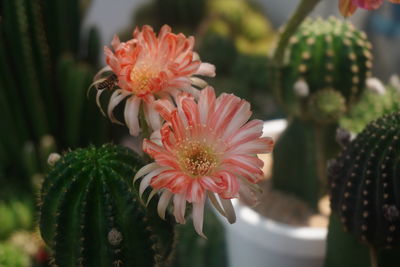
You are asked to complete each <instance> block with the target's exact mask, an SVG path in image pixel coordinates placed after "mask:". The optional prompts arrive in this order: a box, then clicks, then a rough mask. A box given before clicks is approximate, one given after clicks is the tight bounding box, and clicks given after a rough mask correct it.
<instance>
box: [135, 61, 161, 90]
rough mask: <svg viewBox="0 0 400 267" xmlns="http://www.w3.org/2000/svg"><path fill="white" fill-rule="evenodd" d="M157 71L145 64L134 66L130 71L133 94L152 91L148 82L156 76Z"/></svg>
mask: <svg viewBox="0 0 400 267" xmlns="http://www.w3.org/2000/svg"><path fill="white" fill-rule="evenodd" d="M156 73H157V72H156V71H155V70H154V69H151V68H150V67H147V66H137V67H134V68H133V69H132V71H131V73H130V79H131V81H132V92H133V93H134V94H135V95H144V94H146V93H149V92H151V91H152V89H151V86H150V82H151V80H152V79H153V78H155V77H156V75H157V74H156Z"/></svg>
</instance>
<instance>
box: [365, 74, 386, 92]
mask: <svg viewBox="0 0 400 267" xmlns="http://www.w3.org/2000/svg"><path fill="white" fill-rule="evenodd" d="M367 89H368V90H370V91H371V92H374V93H376V94H378V95H383V94H385V93H386V88H385V86H384V85H383V83H382V82H381V81H380V80H379V79H378V78H368V79H367Z"/></svg>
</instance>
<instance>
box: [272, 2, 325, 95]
mask: <svg viewBox="0 0 400 267" xmlns="http://www.w3.org/2000/svg"><path fill="white" fill-rule="evenodd" d="M319 1H320V0H302V1H301V2H300V4H299V6H298V7H297V9H296V10H295V12H294V13H293V15H292V16H291V18H290V19H289V21H288V22H287V23H286V25H285V27H284V28H283V31H282V33H281V35H280V38H279V42H278V45H277V47H276V50H275V52H274V55H273V60H272V61H273V65H274V66H273V67H274V69H275V77H274V79H273V83H274V87H273V88H274V91H275V96H276V97H277V99H278V101H280V98H281V96H280V91H281V90H280V87H281V85H280V79H279V72H280V69H281V68H282V66H283V64H284V55H285V50H286V47H287V45H288V44H289V40H290V37H292V36H293V34H294V33H295V32H296V31H297V29H298V28H299V26H300V24H301V23H302V22H303V20H304V19H305V18H306V17H307V16H308V14H310V13H311V11H312V10H313V9H314V7H315V6H316V5H317V4H318V2H319Z"/></svg>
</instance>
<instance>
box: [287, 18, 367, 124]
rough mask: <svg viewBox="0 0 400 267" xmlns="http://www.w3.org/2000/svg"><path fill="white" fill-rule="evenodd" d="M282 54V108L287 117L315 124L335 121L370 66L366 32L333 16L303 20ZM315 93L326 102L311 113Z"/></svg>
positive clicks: (354, 95) (355, 95) (357, 92)
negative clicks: (285, 58)
mask: <svg viewBox="0 0 400 267" xmlns="http://www.w3.org/2000/svg"><path fill="white" fill-rule="evenodd" d="M286 57H287V62H288V64H287V65H286V67H285V69H284V71H283V74H282V81H283V90H282V92H281V97H282V100H283V103H284V106H285V107H286V108H287V111H288V112H289V113H290V114H291V115H294V116H299V117H302V118H304V119H309V118H311V119H315V120H316V121H318V122H335V121H337V119H338V118H339V117H340V115H342V114H343V113H344V111H346V109H347V107H348V106H349V105H350V104H352V103H354V102H355V101H356V100H357V99H358V98H359V96H360V94H361V93H362V91H363V89H364V87H365V81H366V78H367V77H368V76H370V69H371V67H372V61H371V60H372V54H371V44H370V42H368V40H367V36H366V34H365V33H364V32H361V31H359V30H357V29H355V28H354V26H353V25H352V24H351V23H350V22H342V21H340V20H338V19H336V18H333V17H331V18H329V19H328V20H322V19H320V18H318V19H315V20H313V19H307V20H305V21H304V22H303V24H302V25H301V26H300V28H299V29H298V31H297V33H296V34H295V35H294V36H293V37H292V38H291V39H290V44H289V47H288V50H287V54H286ZM316 93H318V97H319V98H322V99H325V100H326V101H325V100H324V105H321V106H320V107H318V110H317V112H313V111H314V110H313V109H315V104H316V103H315V97H316V96H315V94H316ZM324 95H326V96H324ZM328 98H330V99H331V101H332V103H331V102H330V101H327V99H328ZM310 109H311V111H310ZM318 111H319V112H318ZM318 114H320V115H318Z"/></svg>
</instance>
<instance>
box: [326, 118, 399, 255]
mask: <svg viewBox="0 0 400 267" xmlns="http://www.w3.org/2000/svg"><path fill="white" fill-rule="evenodd" d="M399 130H400V113H394V114H392V115H387V116H384V117H382V118H380V119H378V120H376V121H374V122H371V123H370V124H369V125H368V126H367V127H366V128H365V129H364V130H363V131H362V132H361V133H360V134H359V135H358V136H357V138H356V139H355V140H354V141H352V142H351V143H350V144H349V145H348V146H346V147H345V148H344V150H343V151H342V152H341V153H340V154H339V156H338V157H337V158H336V159H335V160H333V161H332V163H331V165H330V167H329V184H330V189H331V190H330V193H331V206H332V210H333V211H334V212H336V213H337V214H338V215H339V217H340V220H341V221H342V223H343V225H344V227H345V228H346V229H347V230H348V231H349V232H350V233H352V234H353V235H355V236H356V237H357V238H358V239H359V240H362V241H364V242H366V243H368V244H371V245H372V246H374V247H379V248H380V247H392V246H394V245H396V244H398V243H399V241H400V172H399V168H400V163H399V161H398V159H399V156H400V150H399V145H400V134H399Z"/></svg>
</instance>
